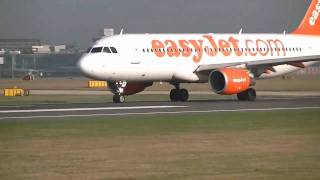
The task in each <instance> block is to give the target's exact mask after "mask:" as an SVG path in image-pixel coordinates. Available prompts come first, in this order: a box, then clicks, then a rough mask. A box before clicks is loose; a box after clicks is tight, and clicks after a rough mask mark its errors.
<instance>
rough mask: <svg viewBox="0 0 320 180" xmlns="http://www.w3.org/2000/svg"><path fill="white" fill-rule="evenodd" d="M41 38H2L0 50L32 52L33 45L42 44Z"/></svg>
mask: <svg viewBox="0 0 320 180" xmlns="http://www.w3.org/2000/svg"><path fill="white" fill-rule="evenodd" d="M40 45H41V41H40V40H39V39H0V50H4V51H21V53H24V54H31V53H32V46H40Z"/></svg>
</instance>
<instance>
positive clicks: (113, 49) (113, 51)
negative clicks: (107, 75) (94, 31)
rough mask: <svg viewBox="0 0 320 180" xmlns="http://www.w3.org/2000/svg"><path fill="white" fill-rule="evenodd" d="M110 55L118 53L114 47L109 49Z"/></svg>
mask: <svg viewBox="0 0 320 180" xmlns="http://www.w3.org/2000/svg"><path fill="white" fill-rule="evenodd" d="M110 49H111V51H112V53H118V51H117V49H116V48H115V47H110Z"/></svg>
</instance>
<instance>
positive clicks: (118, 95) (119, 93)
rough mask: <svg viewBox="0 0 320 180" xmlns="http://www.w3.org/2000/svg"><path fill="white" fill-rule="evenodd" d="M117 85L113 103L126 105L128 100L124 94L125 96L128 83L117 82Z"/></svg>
mask: <svg viewBox="0 0 320 180" xmlns="http://www.w3.org/2000/svg"><path fill="white" fill-rule="evenodd" d="M115 85H116V92H115V94H114V95H113V102H114V103H124V102H125V100H126V99H125V96H124V95H123V94H124V88H125V87H126V86H127V82H126V81H119V82H116V83H115Z"/></svg>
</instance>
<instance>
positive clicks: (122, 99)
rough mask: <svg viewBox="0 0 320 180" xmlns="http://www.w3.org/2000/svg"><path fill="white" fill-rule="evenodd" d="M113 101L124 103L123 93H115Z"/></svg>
mask: <svg viewBox="0 0 320 180" xmlns="http://www.w3.org/2000/svg"><path fill="white" fill-rule="evenodd" d="M113 102H114V103H124V102H125V97H124V96H123V95H119V94H115V95H113Z"/></svg>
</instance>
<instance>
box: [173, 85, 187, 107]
mask: <svg viewBox="0 0 320 180" xmlns="http://www.w3.org/2000/svg"><path fill="white" fill-rule="evenodd" d="M173 85H174V86H175V89H172V90H171V91H170V99H171V101H172V102H176V101H182V102H186V101H188V99H189V92H188V90H186V89H180V84H179V83H174V84H173Z"/></svg>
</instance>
